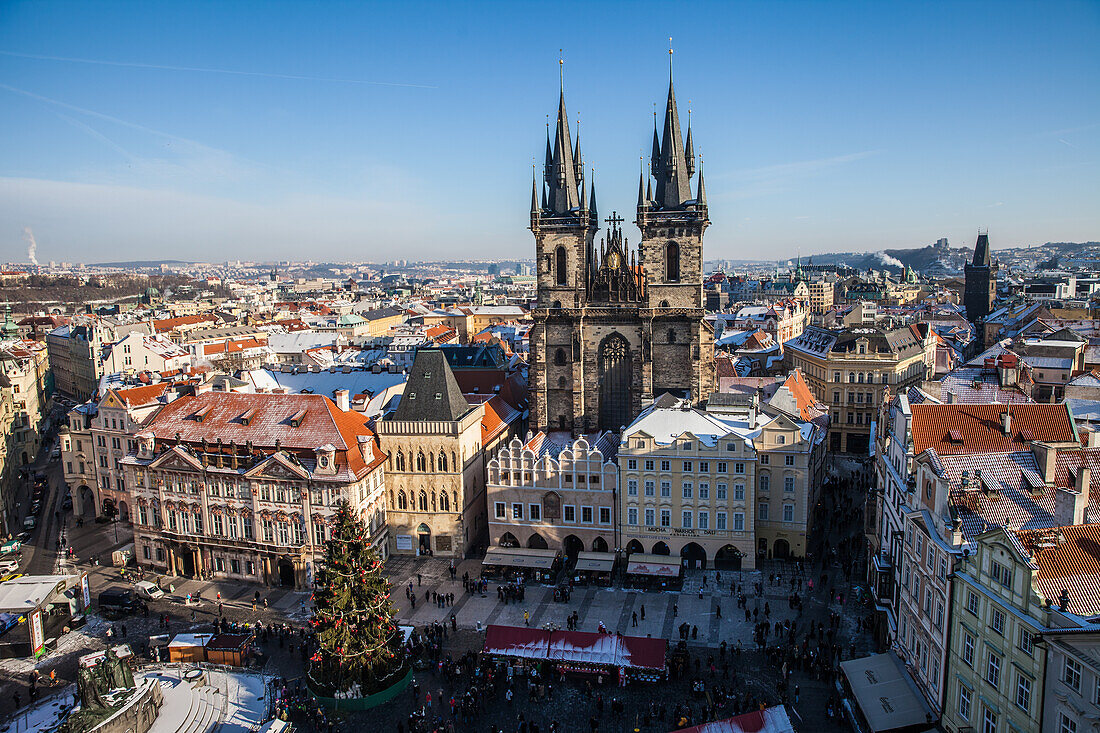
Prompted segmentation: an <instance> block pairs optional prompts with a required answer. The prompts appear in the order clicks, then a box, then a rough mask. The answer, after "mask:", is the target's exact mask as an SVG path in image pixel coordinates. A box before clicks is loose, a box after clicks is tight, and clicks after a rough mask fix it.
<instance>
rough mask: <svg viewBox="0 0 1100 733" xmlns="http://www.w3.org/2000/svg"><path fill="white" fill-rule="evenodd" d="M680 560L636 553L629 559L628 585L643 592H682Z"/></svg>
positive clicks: (627, 564)
mask: <svg viewBox="0 0 1100 733" xmlns="http://www.w3.org/2000/svg"><path fill="white" fill-rule="evenodd" d="M683 582H684V580H683V575H682V574H681V572H680V558H678V557H671V556H669V555H647V554H644V553H641V552H635V553H633V554H632V555H630V556H629V557H628V558H627V563H626V585H627V587H630V588H640V589H642V590H680V588H681V587H682V586H683Z"/></svg>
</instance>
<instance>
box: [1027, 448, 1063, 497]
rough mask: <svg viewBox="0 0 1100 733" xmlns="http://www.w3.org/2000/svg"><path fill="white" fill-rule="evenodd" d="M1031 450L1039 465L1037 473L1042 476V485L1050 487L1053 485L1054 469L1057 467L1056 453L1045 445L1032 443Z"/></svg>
mask: <svg viewBox="0 0 1100 733" xmlns="http://www.w3.org/2000/svg"><path fill="white" fill-rule="evenodd" d="M1031 450H1032V452H1033V453H1034V454H1035V462H1036V463H1038V464H1039V471H1040V472H1041V473H1042V475H1043V483H1044V484H1046V485H1047V486H1050V485H1051V484H1053V483H1054V469H1055V467H1056V466H1057V465H1058V452H1057V451H1056V450H1055V449H1054V448H1053V447H1052V446H1049V445H1047V444H1046V443H1040V442H1039V441H1037V440H1036V441H1032V443H1031Z"/></svg>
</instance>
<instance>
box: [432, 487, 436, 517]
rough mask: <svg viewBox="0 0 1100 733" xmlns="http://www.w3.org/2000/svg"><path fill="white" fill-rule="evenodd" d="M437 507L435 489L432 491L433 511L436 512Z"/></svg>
mask: <svg viewBox="0 0 1100 733" xmlns="http://www.w3.org/2000/svg"><path fill="white" fill-rule="evenodd" d="M435 507H436V503H435V492H434V491H433V492H432V511H433V512H434V511H435V510H436V509H435Z"/></svg>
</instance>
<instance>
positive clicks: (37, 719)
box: [0, 685, 76, 733]
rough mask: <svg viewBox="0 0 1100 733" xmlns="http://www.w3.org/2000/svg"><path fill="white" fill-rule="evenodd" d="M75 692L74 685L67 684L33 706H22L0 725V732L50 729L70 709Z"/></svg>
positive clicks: (18, 732) (17, 732)
mask: <svg viewBox="0 0 1100 733" xmlns="http://www.w3.org/2000/svg"><path fill="white" fill-rule="evenodd" d="M75 694H76V685H69V686H68V687H66V688H65V689H63V690H62V691H61V692H59V693H58V694H56V695H53V696H51V697H47V698H43V699H42V700H39V701H38V704H36V705H34V706H33V707H26V708H23V710H21V711H20V712H19V715H17V716H15V717H14V718H8V719H7V720H5V721H4V722H3V724H2V725H0V733H23V731H47V730H52V729H53V728H54V726H56V725H57V724H58V723H60V722H61V721H62V720H64V719H65V716H67V715H68V713H69V710H71V709H72V702H73V695H75Z"/></svg>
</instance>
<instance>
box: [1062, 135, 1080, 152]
mask: <svg viewBox="0 0 1100 733" xmlns="http://www.w3.org/2000/svg"><path fill="white" fill-rule="evenodd" d="M1058 142H1060V143H1062V144H1063V145H1066V146H1068V147H1071V148H1073V149H1074V150H1076V149H1077V146H1076V145H1074V144H1073V143H1071V142H1070V141H1069V140H1066V139H1065V138H1064V137H1060V138H1058Z"/></svg>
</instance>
